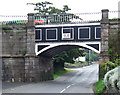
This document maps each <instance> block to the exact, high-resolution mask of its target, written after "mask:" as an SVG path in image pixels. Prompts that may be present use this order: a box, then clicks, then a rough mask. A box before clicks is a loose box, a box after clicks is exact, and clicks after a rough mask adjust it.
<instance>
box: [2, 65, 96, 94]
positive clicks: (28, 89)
mask: <svg viewBox="0 0 120 95" xmlns="http://www.w3.org/2000/svg"><path fill="white" fill-rule="evenodd" d="M73 70H74V71H72V72H68V73H66V74H64V75H62V76H60V77H58V78H57V79H55V80H51V81H46V82H40V83H31V84H25V85H20V86H17V87H12V88H8V89H6V88H5V89H3V93H93V89H92V87H93V84H94V83H95V82H97V81H98V64H93V65H90V66H86V67H83V68H77V69H73Z"/></svg>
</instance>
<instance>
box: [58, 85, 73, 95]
mask: <svg viewBox="0 0 120 95" xmlns="http://www.w3.org/2000/svg"><path fill="white" fill-rule="evenodd" d="M72 85H74V84H71V85H68V86H67V87H66V89H68V88H69V87H71V86H72ZM66 89H63V90H62V91H61V92H60V93H63V92H64V91H65V90H66Z"/></svg>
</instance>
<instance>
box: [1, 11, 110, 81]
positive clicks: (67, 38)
mask: <svg viewBox="0 0 120 95" xmlns="http://www.w3.org/2000/svg"><path fill="white" fill-rule="evenodd" d="M108 12H109V11H108V10H102V19H101V22H100V23H89V24H59V25H35V22H34V20H35V16H34V14H28V24H27V38H26V39H27V44H26V50H27V52H26V55H25V56H24V58H20V60H18V59H17V58H16V59H15V58H12V57H10V58H8V60H7V61H6V60H4V59H3V63H6V62H8V63H9V62H18V61H19V62H18V63H20V64H22V67H21V68H20V67H18V66H16V67H10V69H12V70H10V71H11V73H10V74H9V77H8V79H7V78H5V79H3V80H4V81H12V82H21V81H22V82H23V81H24V82H35V81H45V80H52V79H53V62H52V56H53V55H55V54H57V53H59V52H61V51H64V50H68V49H72V48H79V47H80V48H81V47H82V48H87V49H90V50H93V51H95V52H96V53H100V62H102V61H103V60H109V59H108V31H109V20H108ZM21 60H22V62H23V63H22V62H20V61H21ZM11 64H12V63H11ZM13 68H14V69H13ZM16 69H17V70H18V72H16V71H15V70H16ZM21 70H22V71H21ZM3 76H5V75H3Z"/></svg>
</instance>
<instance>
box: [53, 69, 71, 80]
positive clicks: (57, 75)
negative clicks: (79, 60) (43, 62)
mask: <svg viewBox="0 0 120 95" xmlns="http://www.w3.org/2000/svg"><path fill="white" fill-rule="evenodd" d="M71 71H73V70H71V69H68V68H64V70H62V71H59V72H57V73H55V74H54V79H56V78H58V77H59V76H61V75H63V74H65V73H67V72H71Z"/></svg>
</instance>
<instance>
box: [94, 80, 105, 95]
mask: <svg viewBox="0 0 120 95" xmlns="http://www.w3.org/2000/svg"><path fill="white" fill-rule="evenodd" d="M104 90H105V85H104V79H103V78H101V79H100V80H99V81H98V82H96V84H95V93H96V94H100V93H103V92H104Z"/></svg>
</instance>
